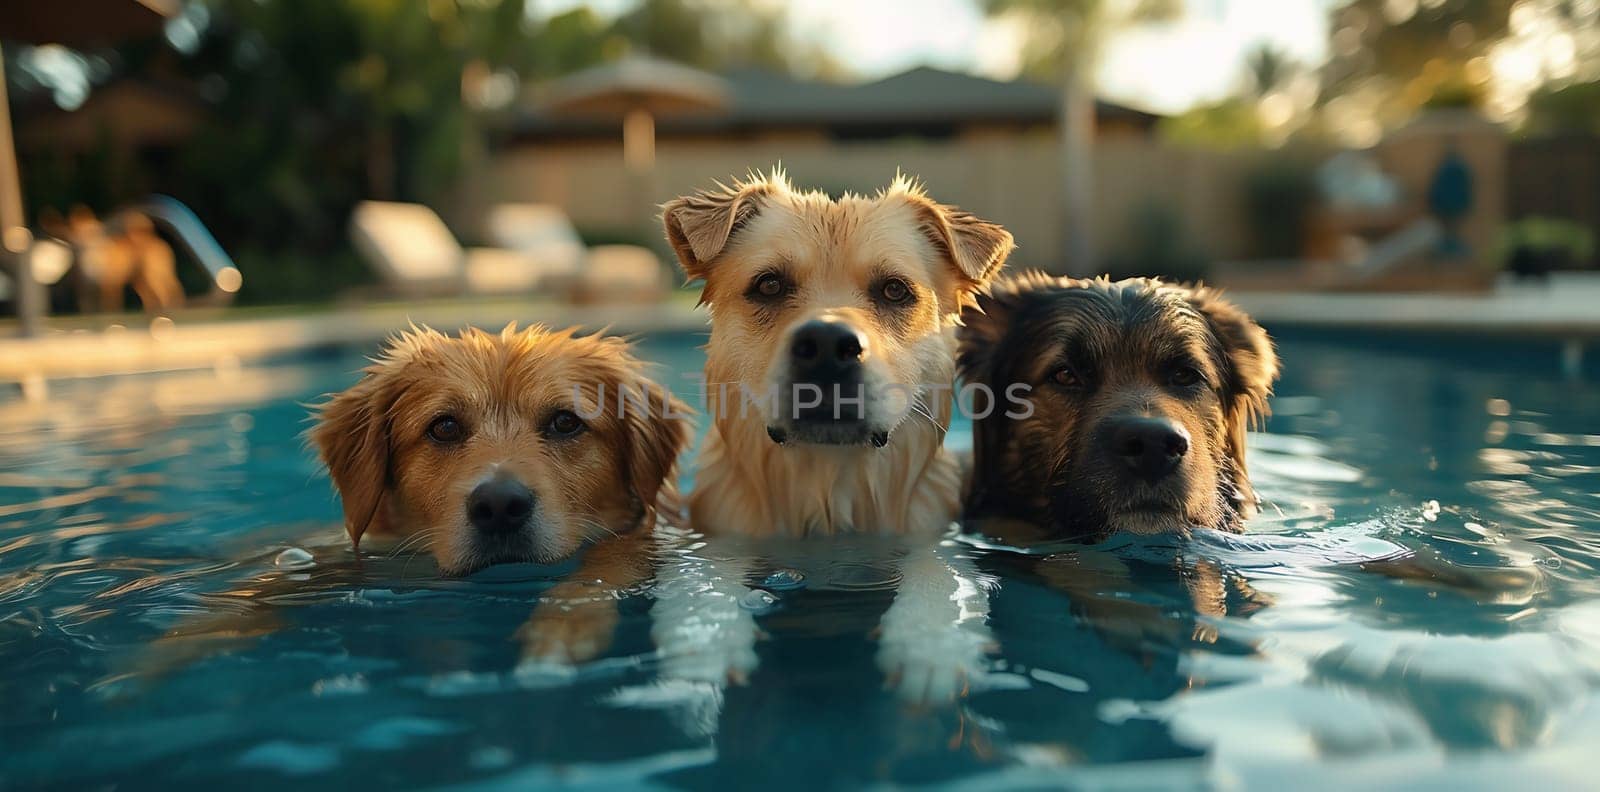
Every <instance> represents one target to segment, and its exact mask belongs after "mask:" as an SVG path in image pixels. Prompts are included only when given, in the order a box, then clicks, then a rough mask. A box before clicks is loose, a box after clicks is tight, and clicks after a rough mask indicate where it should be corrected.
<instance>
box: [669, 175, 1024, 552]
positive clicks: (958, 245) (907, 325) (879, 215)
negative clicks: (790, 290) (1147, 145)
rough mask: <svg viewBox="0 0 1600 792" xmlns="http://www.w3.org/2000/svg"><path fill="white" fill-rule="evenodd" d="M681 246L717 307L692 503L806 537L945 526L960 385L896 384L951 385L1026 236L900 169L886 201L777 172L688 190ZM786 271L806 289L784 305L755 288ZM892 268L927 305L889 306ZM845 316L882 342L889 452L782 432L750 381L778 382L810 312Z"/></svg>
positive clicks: (871, 390) (680, 220) (706, 522)
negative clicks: (974, 326) (973, 327)
mask: <svg viewBox="0 0 1600 792" xmlns="http://www.w3.org/2000/svg"><path fill="white" fill-rule="evenodd" d="M662 217H663V223H664V225H665V228H666V235H667V239H668V241H669V242H670V243H671V244H672V247H673V249H674V250H675V251H676V253H677V256H678V259H679V261H680V263H681V264H682V266H683V269H684V272H685V273H686V274H687V275H688V277H689V278H690V279H691V280H703V281H704V287H703V290H702V292H701V302H702V303H703V304H706V305H709V306H710V311H711V316H712V321H711V326H712V331H711V341H710V344H709V345H708V346H707V347H706V353H707V361H706V383H707V389H708V395H709V399H708V402H709V404H710V409H711V410H712V413H713V425H712V428H711V431H710V433H709V435H708V437H707V439H706V442H705V445H704V447H703V449H702V451H701V461H700V470H699V472H698V474H697V476H696V487H695V491H694V493H693V495H692V496H691V499H690V511H691V519H692V521H693V524H694V525H695V527H696V528H697V529H699V530H702V531H706V532H708V533H719V532H720V533H742V534H780V535H807V534H822V535H827V534H832V533H838V532H849V531H876V532H884V533H906V532H909V531H938V530H941V529H942V528H943V527H944V526H945V525H947V524H948V522H949V521H950V519H952V518H953V517H954V515H955V512H956V509H957V508H958V499H959V492H960V476H959V470H958V468H957V465H956V464H954V462H953V461H952V460H951V459H950V457H949V456H948V455H947V454H946V453H945V452H944V451H943V449H942V446H943V441H944V434H945V431H946V428H947V427H948V424H949V420H950V407H949V398H948V390H945V391H943V392H942V393H939V392H924V393H922V394H920V395H919V396H918V398H917V399H916V401H915V402H914V403H909V404H907V403H905V402H906V400H905V399H904V398H901V399H899V403H896V402H895V400H894V399H892V398H890V396H889V395H887V389H885V388H884V387H882V386H883V385H884V384H885V383H903V384H911V385H917V386H934V387H937V388H946V389H947V388H948V387H949V386H950V384H951V383H952V381H953V379H954V374H955V369H954V364H953V360H952V358H953V349H954V340H953V336H952V332H951V331H952V328H953V326H954V322H955V319H956V316H957V314H958V312H959V311H960V309H961V307H962V306H963V305H965V304H967V303H968V302H969V301H970V297H971V295H972V293H973V292H974V291H975V290H976V289H978V288H980V287H981V286H982V285H983V284H984V283H986V282H987V281H988V280H989V279H990V278H991V277H993V275H994V274H995V273H996V272H997V271H998V270H999V269H1000V267H1001V266H1003V264H1004V262H1005V259H1006V257H1007V255H1009V253H1010V251H1011V248H1012V239H1011V235H1010V234H1009V233H1007V232H1006V231H1005V230H1004V229H1002V228H1000V227H999V226H997V225H994V224H992V223H988V222H985V221H983V220H980V219H978V218H975V217H973V216H971V215H969V214H967V213H965V212H962V211H960V210H958V209H955V208H953V207H948V206H943V205H940V204H937V203H935V202H934V201H932V200H930V199H929V198H928V197H927V196H926V195H925V194H924V193H923V191H922V190H921V188H920V187H919V186H918V185H916V184H914V183H913V182H911V181H909V180H907V179H904V178H899V179H896V181H895V182H894V183H893V184H891V185H890V186H889V187H888V188H886V189H885V190H883V191H882V192H880V193H878V194H876V195H872V196H859V195H852V194H846V195H844V196H842V197H840V198H838V199H832V198H830V197H828V196H827V195H825V194H823V193H821V192H815V191H810V192H806V191H798V190H796V189H794V188H793V187H791V186H790V184H789V183H788V181H787V179H786V178H785V177H784V176H783V175H782V174H781V173H779V172H776V171H774V172H773V173H772V174H771V175H768V176H752V177H751V178H750V179H749V180H747V181H743V182H737V183H735V184H734V185H732V186H729V187H723V188H720V189H717V190H711V191H706V192H702V193H698V194H695V195H689V196H684V197H681V198H677V199H674V200H672V201H670V202H668V203H667V204H666V205H665V206H664V207H663V212H662ZM773 270H777V271H781V272H782V273H784V274H785V275H786V276H787V277H788V278H789V279H790V280H791V282H793V283H794V284H795V291H794V294H793V297H792V298H791V299H789V300H787V301H786V302H784V303H783V304H781V305H770V304H766V305H764V304H759V303H756V302H754V301H752V300H751V299H748V297H747V291H748V289H749V288H750V285H751V283H752V281H753V280H754V279H756V278H758V277H760V276H761V275H762V274H763V273H764V272H768V271H773ZM886 276H893V277H899V278H902V279H904V280H905V281H906V282H907V283H908V284H910V285H911V288H912V291H913V293H914V295H915V300H914V303H913V304H911V305H907V306H901V307H898V308H894V309H890V308H887V307H885V306H882V305H875V304H874V303H873V301H872V298H871V294H870V291H871V288H872V284H873V283H875V282H880V281H881V279H882V278H884V277H886ZM823 315H829V316H834V317H840V318H843V319H844V320H845V321H848V322H849V323H850V324H851V325H852V326H854V327H856V328H857V329H858V330H860V331H863V332H864V333H865V334H866V335H867V337H868V338H869V344H868V345H867V346H868V348H869V353H868V356H867V359H866V363H865V367H866V371H867V382H868V385H867V388H868V390H867V393H868V406H867V408H866V410H867V413H868V415H869V417H872V418H873V420H874V421H877V422H878V423H876V424H874V426H878V427H879V428H881V429H883V430H885V431H888V432H889V440H888V444H887V446H886V447H884V448H872V447H868V446H867V445H865V444H858V445H821V444H807V443H796V442H789V443H786V444H785V445H781V446H780V445H777V444H775V443H774V442H773V440H772V439H770V438H769V436H768V432H767V424H766V420H767V419H766V418H764V417H763V416H762V415H759V414H757V412H758V411H757V410H754V409H746V405H745V403H744V396H743V394H744V393H745V392H746V391H742V390H741V388H745V389H747V390H748V392H749V393H756V394H760V393H764V392H766V390H765V389H766V388H767V387H768V386H769V385H770V384H772V382H773V378H774V374H773V372H774V371H775V369H776V368H777V367H778V366H781V365H782V364H783V362H784V360H785V355H786V350H787V348H788V345H787V343H786V341H787V339H788V333H789V332H790V331H791V330H792V329H793V328H794V327H796V326H798V325H799V324H800V323H802V322H803V321H805V320H807V319H811V318H816V317H819V316H823Z"/></svg>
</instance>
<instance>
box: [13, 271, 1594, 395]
mask: <svg viewBox="0 0 1600 792" xmlns="http://www.w3.org/2000/svg"><path fill="white" fill-rule="evenodd" d="M1230 298H1231V299H1232V300H1234V301H1235V302H1237V303H1238V304H1239V306H1240V307H1242V308H1244V309H1245V310H1247V311H1249V312H1250V313H1251V314H1253V315H1254V316H1255V317H1256V318H1257V320H1258V321H1260V322H1261V323H1262V324H1263V325H1265V326H1266V327H1267V328H1268V329H1269V330H1271V329H1273V328H1274V327H1321V328H1330V329H1363V330H1390V329H1392V330H1402V331H1426V332H1439V333H1460V334H1477V335H1494V336H1518V335H1520V336H1534V337H1545V338H1554V339H1559V340H1565V341H1569V342H1570V344H1571V345H1572V346H1574V347H1575V348H1576V349H1577V351H1578V352H1579V354H1581V351H1582V346H1583V345H1584V344H1585V343H1586V342H1590V341H1592V339H1594V338H1596V337H1600V286H1597V285H1594V284H1588V283H1585V284H1584V286H1583V287H1582V288H1568V287H1566V286H1563V287H1562V288H1548V287H1514V288H1501V289H1499V290H1496V291H1495V292H1492V293H1486V294H1329V293H1291V292H1248V291H1239V292H1231V293H1230ZM707 320H708V317H707V314H706V312H705V311H704V310H696V309H695V308H694V307H693V305H692V303H691V301H689V300H676V299H674V300H668V301H665V302H661V303H654V304H645V305H641V304H607V305H584V306H580V305H569V304H560V303H552V302H539V301H509V300H499V301H490V300H482V301H448V302H412V303H384V302H375V303H364V304H360V305H357V306H353V307H352V306H329V307H326V308H321V309H317V310H314V311H310V312H303V313H298V314H292V315H271V316H250V315H248V314H244V315H240V314H239V313H235V314H232V315H230V314H228V313H224V312H195V313H194V314H181V315H179V316H178V317H177V320H176V321H173V322H168V321H165V320H157V321H156V322H153V323H151V322H148V320H146V319H143V318H141V317H131V318H129V319H128V321H129V322H130V325H131V326H128V327H122V326H120V325H119V326H114V327H113V328H112V329H109V330H94V329H89V328H88V327H87V326H86V325H85V324H83V323H78V326H77V327H73V326H72V325H70V324H65V325H63V326H60V327H58V329H56V330H55V331H53V332H51V333H50V334H48V335H45V336H43V337H40V338H32V339H5V340H0V381H3V382H9V383H19V384H21V385H22V387H23V389H24V390H25V391H26V390H28V389H29V388H30V385H36V384H38V383H42V382H44V381H48V380H52V379H71V378H78V377H95V376H106V375H114V374H135V373H145V372H155V371H170V370H181V369H197V368H209V367H213V366H218V365H231V364H235V363H239V362H243V361H247V360H258V359H261V358H265V357H272V356H277V355H284V354H291V353H294V352H299V351H306V350H314V349H321V348H333V347H343V346H356V345H371V344H376V343H377V342H378V341H380V340H381V339H383V338H385V337H386V336H388V335H389V334H391V333H393V332H395V331H396V330H400V329H403V328H405V327H407V326H408V325H410V324H412V323H416V324H427V325H432V326H436V327H439V328H441V329H445V328H448V329H453V328H457V327H460V326H463V325H467V324H474V325H478V326H481V327H487V328H497V327H501V326H504V325H505V324H507V323H509V322H512V321H516V322H518V323H521V324H528V323H530V322H540V323H543V324H547V325H551V326H554V327H566V326H570V325H576V326H580V327H584V328H587V329H594V330H598V329H601V328H607V329H609V330H610V331H611V332H615V333H621V334H641V333H660V332H694V331H703V330H705V328H706V323H707Z"/></svg>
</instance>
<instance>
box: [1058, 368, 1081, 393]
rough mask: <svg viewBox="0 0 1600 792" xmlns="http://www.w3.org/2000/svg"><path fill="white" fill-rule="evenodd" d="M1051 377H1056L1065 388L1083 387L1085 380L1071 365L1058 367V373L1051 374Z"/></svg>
mask: <svg viewBox="0 0 1600 792" xmlns="http://www.w3.org/2000/svg"><path fill="white" fill-rule="evenodd" d="M1051 379H1054V380H1055V381H1056V384H1057V385H1060V386H1061V387H1063V388H1081V387H1083V380H1082V379H1081V378H1080V377H1079V376H1078V372H1076V371H1073V370H1072V367H1071V366H1062V367H1061V368H1058V369H1056V373H1055V374H1052V375H1051Z"/></svg>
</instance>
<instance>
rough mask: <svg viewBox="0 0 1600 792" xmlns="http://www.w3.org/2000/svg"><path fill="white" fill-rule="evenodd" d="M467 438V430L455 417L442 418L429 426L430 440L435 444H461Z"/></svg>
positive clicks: (445, 416)
mask: <svg viewBox="0 0 1600 792" xmlns="http://www.w3.org/2000/svg"><path fill="white" fill-rule="evenodd" d="M466 436H467V430H466V428H465V427H463V426H462V425H461V422H460V421H457V420H456V417H455V416H454V415H444V416H440V417H438V418H435V419H433V423H431V424H428V439H429V440H432V441H433V442H435V443H459V442H461V441H462V439H463V438H465V437H466Z"/></svg>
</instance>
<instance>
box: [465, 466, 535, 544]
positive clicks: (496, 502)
mask: <svg viewBox="0 0 1600 792" xmlns="http://www.w3.org/2000/svg"><path fill="white" fill-rule="evenodd" d="M532 513H533V492H532V491H530V490H529V489H528V488H527V487H526V486H524V485H523V484H522V482H520V481H517V480H516V479H510V478H497V479H495V480H493V481H487V482H484V483H483V484H479V485H478V486H477V488H475V489H473V490H472V494H471V495H470V496H468V497H467V519H469V520H471V521H472V527H474V528H476V529H478V530H479V531H482V532H483V533H492V534H498V533H511V532H513V531H517V530H520V529H521V528H522V526H524V525H527V523H528V516H529V515H531V514H532Z"/></svg>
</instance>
